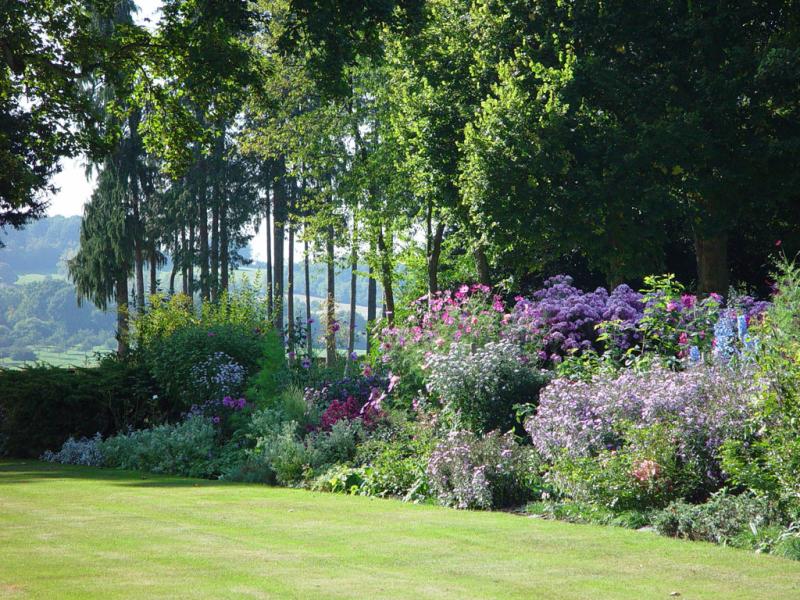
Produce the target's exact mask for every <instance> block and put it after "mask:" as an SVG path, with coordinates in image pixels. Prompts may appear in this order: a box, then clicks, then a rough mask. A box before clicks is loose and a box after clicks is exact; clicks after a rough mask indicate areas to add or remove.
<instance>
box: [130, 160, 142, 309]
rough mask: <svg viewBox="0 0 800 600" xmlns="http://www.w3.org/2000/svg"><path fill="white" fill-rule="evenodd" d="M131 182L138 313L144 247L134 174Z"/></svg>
mask: <svg viewBox="0 0 800 600" xmlns="http://www.w3.org/2000/svg"><path fill="white" fill-rule="evenodd" d="M130 182H131V195H132V196H133V198H132V205H133V222H134V230H135V233H134V236H133V258H134V273H135V277H136V310H137V311H138V312H140V313H142V312H144V249H143V248H142V230H143V227H142V221H141V217H140V214H139V203H140V198H139V178H138V177H137V176H136V174H134V176H133V177H131V179H130Z"/></svg>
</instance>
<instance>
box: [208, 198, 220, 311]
mask: <svg viewBox="0 0 800 600" xmlns="http://www.w3.org/2000/svg"><path fill="white" fill-rule="evenodd" d="M219 253H220V246H219V196H218V194H216V193H215V194H214V198H213V200H212V202H211V281H210V282H209V288H210V295H211V301H212V302H216V301H217V295H218V292H219Z"/></svg>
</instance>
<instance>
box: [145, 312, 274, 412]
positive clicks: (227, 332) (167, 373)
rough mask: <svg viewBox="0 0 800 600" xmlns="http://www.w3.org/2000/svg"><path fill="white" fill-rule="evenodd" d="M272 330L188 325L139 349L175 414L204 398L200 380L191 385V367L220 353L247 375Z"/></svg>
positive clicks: (251, 371)
mask: <svg viewBox="0 0 800 600" xmlns="http://www.w3.org/2000/svg"><path fill="white" fill-rule="evenodd" d="M275 335H276V334H275V333H274V332H268V333H263V334H262V333H260V332H255V331H253V330H248V329H245V328H244V327H243V326H241V325H238V324H235V323H231V324H219V325H214V326H211V327H210V326H207V325H205V324H191V325H187V326H184V327H181V328H179V329H177V330H176V331H175V332H173V333H172V334H171V335H169V336H168V337H163V338H156V339H154V340H153V341H151V342H149V343H148V344H147V345H146V346H142V347H140V349H139V352H140V354H141V356H142V357H143V359H144V361H145V363H146V365H147V367H148V369H149V370H150V372H151V373H152V374H153V377H154V378H155V379H156V381H157V382H158V384H159V387H160V388H161V389H162V390H163V393H164V394H165V395H166V396H167V398H168V399H169V401H170V402H171V403H172V405H173V407H174V410H173V412H174V414H175V415H178V414H180V413H181V412H183V411H185V410H187V409H188V408H189V407H190V406H191V405H192V404H196V403H198V402H203V401H205V400H207V399H208V398H206V397H205V395H206V394H207V393H208V390H207V389H206V387H205V386H204V385H203V382H202V380H200V381H198V382H197V385H195V384H194V381H195V380H194V378H193V369H197V368H198V366H199V365H203V364H204V363H205V362H206V361H208V360H209V359H210V358H211V357H213V356H214V355H219V354H224V355H226V357H228V360H229V361H230V362H231V363H235V364H237V365H239V366H240V367H242V368H243V369H244V370H245V372H246V373H247V374H252V373H255V372H256V370H257V369H258V367H259V362H260V359H261V358H262V355H263V353H264V344H265V340H268V339H269V338H271V337H272V336H275Z"/></svg>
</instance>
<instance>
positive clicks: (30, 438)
mask: <svg viewBox="0 0 800 600" xmlns="http://www.w3.org/2000/svg"><path fill="white" fill-rule="evenodd" d="M0 390H2V392H1V393H0V439H2V444H3V446H2V448H0V452H2V453H5V454H9V455H12V456H25V457H36V456H40V455H41V454H42V453H43V452H44V451H46V450H54V449H56V448H60V447H61V445H62V444H63V443H64V441H66V440H67V438H69V437H76V438H80V437H87V436H93V435H94V434H95V433H98V432H99V433H101V434H102V435H104V436H107V435H110V434H113V433H115V432H117V431H120V430H124V429H127V428H128V427H142V426H144V425H147V424H151V423H158V422H160V421H161V420H162V419H163V417H164V415H165V412H166V406H165V404H164V402H163V399H162V398H161V397H160V396H159V390H158V387H157V386H156V384H155V382H154V381H153V379H152V378H151V377H150V375H149V374H148V372H147V370H146V369H145V368H144V367H143V366H142V365H141V364H139V363H137V362H135V361H133V360H118V359H116V358H113V357H107V358H104V359H102V360H101V361H100V364H99V365H98V366H97V367H91V368H61V367H52V366H45V365H37V366H31V367H25V368H23V369H19V370H0Z"/></svg>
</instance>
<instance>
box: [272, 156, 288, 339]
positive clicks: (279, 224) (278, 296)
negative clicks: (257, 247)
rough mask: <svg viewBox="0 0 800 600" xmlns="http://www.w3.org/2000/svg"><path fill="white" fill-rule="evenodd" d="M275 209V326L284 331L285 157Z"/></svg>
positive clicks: (279, 164)
mask: <svg viewBox="0 0 800 600" xmlns="http://www.w3.org/2000/svg"><path fill="white" fill-rule="evenodd" d="M274 201H275V210H274V213H275V214H274V216H273V223H274V227H273V236H272V237H273V243H274V247H275V254H274V259H275V264H274V267H273V268H274V275H273V285H274V286H275V327H277V329H278V331H280V332H283V306H284V305H283V291H284V290H283V261H284V258H283V245H284V241H285V239H284V227H285V225H286V212H287V199H286V163H285V162H284V159H283V158H281V160H279V161H278V165H277V178H276V180H275V195H274Z"/></svg>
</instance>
